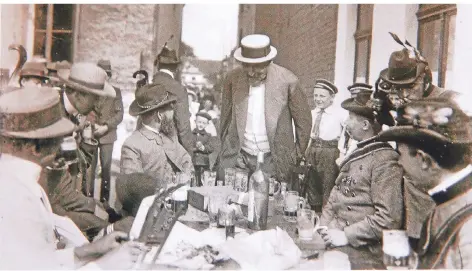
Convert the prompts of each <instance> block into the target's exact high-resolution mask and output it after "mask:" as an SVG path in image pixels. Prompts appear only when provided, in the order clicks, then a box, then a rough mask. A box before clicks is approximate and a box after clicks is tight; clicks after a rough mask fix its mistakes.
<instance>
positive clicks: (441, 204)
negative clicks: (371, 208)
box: [377, 98, 472, 269]
mask: <svg viewBox="0 0 472 271" xmlns="http://www.w3.org/2000/svg"><path fill="white" fill-rule="evenodd" d="M397 120H398V123H399V124H400V126H396V127H392V128H391V129H389V130H387V131H384V132H382V133H380V134H379V136H378V138H377V140H380V141H396V142H397V144H398V151H399V153H400V164H401V165H402V166H403V167H404V169H405V171H406V172H407V173H408V174H409V176H410V177H411V178H412V179H414V180H419V182H418V184H419V185H420V186H419V189H421V191H422V192H424V193H425V194H428V195H429V196H430V197H431V198H432V200H433V201H434V203H435V204H436V206H435V207H434V208H433V211H432V212H430V213H428V214H427V215H426V219H425V221H424V224H423V229H422V232H421V238H420V240H419V246H418V247H417V252H418V254H419V266H418V269H471V268H472V231H471V229H472V205H471V203H472V165H471V164H470V163H471V158H472V151H471V146H472V131H471V127H472V126H471V125H472V123H471V119H470V116H467V115H466V114H465V113H464V111H462V110H461V108H459V107H458V106H457V105H456V104H454V103H452V102H451V101H448V100H446V99H440V98H434V99H427V100H422V101H413V102H411V103H409V104H407V105H406V106H404V107H402V108H400V109H399V110H398V119H397Z"/></svg>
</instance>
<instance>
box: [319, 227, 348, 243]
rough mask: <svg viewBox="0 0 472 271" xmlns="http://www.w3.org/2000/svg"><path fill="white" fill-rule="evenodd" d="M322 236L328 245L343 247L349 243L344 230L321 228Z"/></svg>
mask: <svg viewBox="0 0 472 271" xmlns="http://www.w3.org/2000/svg"><path fill="white" fill-rule="evenodd" d="M320 234H321V237H322V238H323V241H324V242H325V245H326V246H331V247H342V246H345V245H347V244H349V241H348V240H347V236H346V234H345V233H344V231H342V230H338V229H329V230H327V231H322V230H320Z"/></svg>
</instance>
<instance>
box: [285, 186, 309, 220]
mask: <svg viewBox="0 0 472 271" xmlns="http://www.w3.org/2000/svg"><path fill="white" fill-rule="evenodd" d="M305 206H306V200H305V199H304V198H302V197H300V196H299V194H298V191H287V192H286V193H285V201H284V218H285V220H287V221H289V222H296V221H297V211H298V210H299V209H304V208H305Z"/></svg>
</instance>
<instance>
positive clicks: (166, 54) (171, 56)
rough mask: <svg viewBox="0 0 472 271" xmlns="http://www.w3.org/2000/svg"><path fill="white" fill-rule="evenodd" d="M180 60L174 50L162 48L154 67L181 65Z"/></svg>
mask: <svg viewBox="0 0 472 271" xmlns="http://www.w3.org/2000/svg"><path fill="white" fill-rule="evenodd" d="M179 63H180V59H179V57H178V56H177V52H176V51H175V50H174V49H169V47H167V45H166V46H164V47H162V50H161V52H160V53H159V54H158V55H157V57H156V59H155V60H154V65H155V66H156V65H158V64H179Z"/></svg>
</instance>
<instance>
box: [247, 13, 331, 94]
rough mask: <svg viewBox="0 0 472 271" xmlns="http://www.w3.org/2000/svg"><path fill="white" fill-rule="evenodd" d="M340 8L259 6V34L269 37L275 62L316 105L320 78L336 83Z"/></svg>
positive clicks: (257, 25) (256, 29)
mask: <svg viewBox="0 0 472 271" xmlns="http://www.w3.org/2000/svg"><path fill="white" fill-rule="evenodd" d="M337 11H338V7H337V5H315V4H311V5H256V14H255V33H265V34H267V35H269V37H270V38H271V40H272V43H273V45H274V46H275V47H276V48H277V51H278V55H277V57H276V58H275V60H274V62H275V63H278V64H280V65H282V66H284V67H286V68H288V69H290V70H291V71H293V72H294V73H295V74H296V75H297V76H298V78H299V79H300V82H301V86H302V87H303V89H304V90H305V91H306V93H307V95H308V97H309V101H310V103H312V101H313V99H312V97H313V92H312V87H313V85H314V82H315V80H316V79H317V78H324V79H328V80H334V70H335V67H334V66H335V58H336V33H337Z"/></svg>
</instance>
